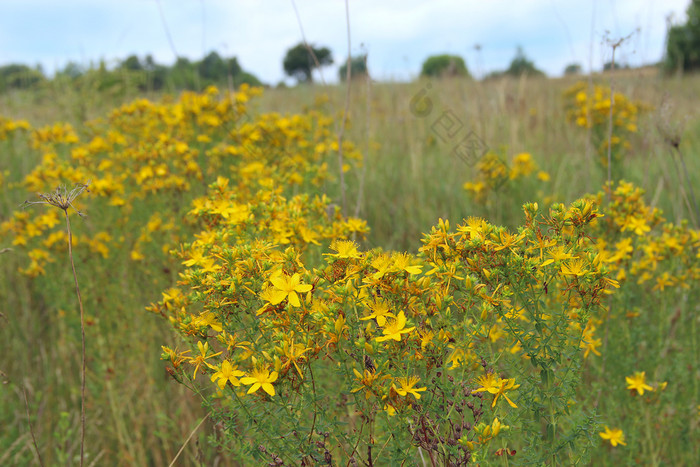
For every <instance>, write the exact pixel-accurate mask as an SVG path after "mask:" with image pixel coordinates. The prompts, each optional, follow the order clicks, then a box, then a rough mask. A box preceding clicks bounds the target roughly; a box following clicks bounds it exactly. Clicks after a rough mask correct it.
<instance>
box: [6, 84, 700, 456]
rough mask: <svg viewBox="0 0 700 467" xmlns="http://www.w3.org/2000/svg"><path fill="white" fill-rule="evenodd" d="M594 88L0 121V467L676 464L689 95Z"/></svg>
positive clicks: (11, 97) (698, 432) (684, 334)
mask: <svg viewBox="0 0 700 467" xmlns="http://www.w3.org/2000/svg"><path fill="white" fill-rule="evenodd" d="M609 79H611V78H609V77H608V76H607V75H605V76H603V77H600V76H598V77H594V78H592V79H591V80H589V81H586V80H584V81H578V80H576V79H575V78H563V79H558V80H547V79H545V78H527V77H526V76H525V75H523V77H522V78H521V79H519V80H517V79H510V78H503V79H499V80H494V81H468V80H457V79H443V80H438V79H434V80H433V81H432V82H431V83H429V84H430V86H429V87H426V83H425V82H416V83H372V82H371V81H370V80H369V79H367V80H356V81H354V82H352V84H351V85H349V86H350V88H351V89H350V91H351V92H352V99H351V101H350V103H349V106H348V109H349V110H348V112H347V113H345V111H344V110H343V108H344V99H345V98H346V97H345V92H346V89H345V86H346V85H344V84H343V85H337V86H334V85H329V86H321V85H318V86H300V87H297V88H291V89H262V88H257V87H249V86H248V85H246V84H244V85H242V86H240V87H238V88H236V89H233V88H231V89H223V88H221V89H219V88H216V87H213V86H211V87H207V88H205V89H203V90H202V91H201V92H191V91H186V92H182V93H181V94H178V95H168V94H148V93H146V94H144V93H142V92H136V91H134V92H126V93H125V94H124V95H122V96H117V97H114V96H111V97H107V96H105V97H104V98H101V94H100V92H101V91H100V90H99V89H97V88H95V89H92V88H89V89H83V90H78V91H76V90H72V91H70V92H59V90H56V89H52V88H50V86H49V87H46V88H45V89H42V90H34V91H31V92H29V91H27V92H17V93H13V94H6V95H3V96H0V100H2V104H3V106H2V109H3V110H4V111H6V113H4V114H2V115H0V193H1V194H0V202H1V203H2V206H3V210H2V217H1V218H0V259H1V260H2V262H1V263H0V264H1V267H0V275H1V277H2V280H1V281H0V284H1V285H0V294H1V295H2V301H3V303H4V305H5V306H4V307H3V309H2V310H1V312H0V313H1V314H0V342H2V344H1V345H2V347H1V350H0V353H1V354H2V355H3V358H2V359H0V379H2V382H3V385H2V388H1V389H0V391H1V393H0V394H1V397H0V425H2V427H3V428H2V430H0V465H78V464H80V465H83V464H85V465H232V466H239V465H240V466H244V465H270V466H281V465H305V466H311V465H366V466H381V465H387V466H388V465H397V466H398V465H405V466H409V465H423V466H453V465H468V464H473V465H633V464H640V465H694V464H695V463H696V462H697V459H698V458H700V452H699V451H698V446H700V426H699V425H700V368H699V367H698V358H699V357H700V348H699V347H698V327H699V320H700V308H699V305H698V303H700V287H698V285H697V284H698V283H699V281H700V224H699V222H700V212H699V211H698V209H697V204H696V203H697V200H696V199H695V192H697V191H698V190H697V189H695V188H694V187H696V186H697V185H698V183H699V182H700V178H698V174H700V162H699V159H698V158H699V157H700V139H698V134H700V115H698V113H697V109H696V103H697V95H698V94H697V93H698V90H699V89H700V78H698V77H697V76H686V77H682V78H660V77H656V76H647V75H635V74H632V73H628V74H620V75H615V78H614V79H615V80H616V83H615V87H612V88H611V86H610V82H609ZM426 89H429V91H425V90H426ZM416 96H418V97H416ZM693 99H695V100H693ZM419 100H420V102H419ZM426 104H429V106H427V105H426ZM420 105H422V106H423V107H420ZM78 106H80V111H76V110H75V109H76V107H78ZM40 109H42V110H43V111H42V112H40V111H39V110H40ZM416 109H419V110H416ZM421 109H422V110H421ZM429 109H432V110H429ZM446 118H448V119H449V122H450V123H449V126H447V124H446V122H447V120H446ZM467 143H468V144H467Z"/></svg>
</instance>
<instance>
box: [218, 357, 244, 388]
mask: <svg viewBox="0 0 700 467" xmlns="http://www.w3.org/2000/svg"><path fill="white" fill-rule="evenodd" d="M214 369H215V370H218V371H217V372H216V373H214V374H213V375H211V380H212V381H217V380H218V381H217V384H218V385H219V388H221V389H223V388H224V387H226V383H227V382H231V384H232V385H234V386H240V385H241V381H239V380H238V377H239V376H243V375H244V374H245V373H243V372H242V371H240V370H238V367H237V366H233V365H231V362H229V361H228V360H224V361H223V362H222V363H221V367H214Z"/></svg>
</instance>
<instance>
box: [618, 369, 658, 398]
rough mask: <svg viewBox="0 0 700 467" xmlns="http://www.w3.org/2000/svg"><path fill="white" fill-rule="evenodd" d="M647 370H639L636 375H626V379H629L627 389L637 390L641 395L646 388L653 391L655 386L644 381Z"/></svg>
mask: <svg viewBox="0 0 700 467" xmlns="http://www.w3.org/2000/svg"><path fill="white" fill-rule="evenodd" d="M645 373H646V371H641V372H640V371H637V372H636V373H635V374H634V376H625V381H627V389H630V390H632V391H635V390H636V391H637V394H639V395H640V396H641V395H643V394H644V390H645V389H646V390H647V391H653V390H654V388H652V387H651V386H649V385H648V384H646V382H645V381H644V380H645V378H646V376H645Z"/></svg>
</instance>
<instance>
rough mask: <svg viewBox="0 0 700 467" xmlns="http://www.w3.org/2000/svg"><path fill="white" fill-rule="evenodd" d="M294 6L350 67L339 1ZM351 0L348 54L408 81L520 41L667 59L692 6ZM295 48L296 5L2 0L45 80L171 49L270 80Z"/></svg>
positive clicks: (311, 32) (10, 46)
mask: <svg viewBox="0 0 700 467" xmlns="http://www.w3.org/2000/svg"><path fill="white" fill-rule="evenodd" d="M295 1H296V6H297V10H298V12H299V16H300V18H301V23H302V26H303V28H304V33H305V35H306V38H307V40H308V41H309V42H312V43H315V44H318V45H323V46H327V47H329V48H330V49H331V50H332V52H333V56H334V58H335V60H336V63H338V62H341V61H343V60H344V59H345V57H346V56H347V48H348V44H347V29H346V17H345V3H344V1H342V0H295ZM349 2H350V3H349V8H350V30H351V48H352V53H353V54H359V53H362V52H367V53H368V54H369V68H370V73H371V74H372V76H373V77H374V78H375V79H397V80H405V79H410V78H412V77H414V76H416V75H417V74H418V73H419V71H420V66H421V63H422V62H423V60H424V59H425V58H426V57H428V56H429V55H432V54H439V53H452V54H457V55H461V56H462V57H463V58H464V59H465V60H466V62H467V66H468V67H469V69H470V70H471V71H472V73H474V74H476V75H477V76H478V75H482V74H484V73H487V72H489V71H493V70H502V69H504V68H506V67H507V66H508V64H509V63H510V60H511V59H512V58H513V56H514V54H515V50H516V47H517V46H518V45H520V46H522V47H523V49H524V50H525V53H526V55H527V56H528V57H529V58H530V59H531V60H533V61H534V62H535V64H536V65H537V66H538V67H539V68H540V69H542V70H544V71H545V72H546V73H547V74H549V75H553V76H557V75H560V74H561V73H562V71H563V69H564V67H565V66H566V65H567V64H569V63H572V62H578V63H580V64H581V65H582V66H583V68H584V70H588V68H589V64H590V65H592V68H593V69H594V70H597V69H600V68H601V67H602V65H603V63H605V62H606V61H609V60H610V51H609V47H607V46H606V45H605V37H606V31H607V32H608V33H607V34H608V36H609V37H612V38H619V37H623V36H627V35H629V34H633V35H632V37H631V38H630V39H629V40H628V41H627V42H625V44H624V45H623V46H622V47H621V48H620V49H618V52H617V53H616V61H618V60H621V61H622V62H626V63H629V64H631V65H638V64H643V63H650V62H655V61H658V60H660V59H661V57H662V55H663V46H664V39H665V33H666V21H667V17H669V15H672V16H671V17H672V18H673V21H674V22H676V23H677V22H683V21H684V20H685V10H686V8H687V6H688V4H689V3H690V0H664V1H658V0H576V1H569V0H567V1H561V0H559V1H557V0H481V1H473V0H349ZM161 12H162V16H161ZM166 27H167V30H168V31H169V33H170V35H171V37H172V42H173V46H174V47H173V46H171V44H170V42H169V40H168V36H167V34H166ZM300 41H301V32H300V28H299V22H298V21H297V17H296V15H295V12H294V8H293V6H292V0H247V1H242V0H119V1H113V0H61V1H58V0H0V64H7V63H25V64H28V65H32V66H33V65H36V64H41V65H42V67H43V69H44V71H45V72H47V73H49V74H51V73H53V71H55V70H56V69H57V68H62V67H63V66H65V64H66V63H67V62H68V61H73V62H77V63H79V64H82V65H85V66H87V65H89V64H90V63H96V62H97V61H99V60H100V59H104V60H105V61H107V63H108V64H116V61H117V60H118V59H123V58H125V57H126V56H128V55H130V54H137V55H139V56H145V55H146V54H152V55H153V57H154V58H155V59H156V61H157V62H159V63H163V64H171V63H173V62H174V61H175V56H176V54H177V55H178V56H184V57H188V58H190V59H193V60H198V59H200V58H201V57H202V56H204V55H205V54H206V53H208V52H209V51H211V50H216V51H217V52H218V53H219V54H221V55H224V56H227V57H228V56H237V57H238V60H239V63H240V64H241V65H242V66H243V68H244V69H246V70H247V71H250V72H252V73H253V74H255V75H257V76H258V77H259V78H260V79H262V80H263V81H265V82H267V83H272V84H274V83H277V82H278V81H280V80H282V79H284V78H285V76H284V72H283V70H282V59H283V57H284V55H285V52H286V50H287V49H288V48H290V47H291V46H293V45H295V44H296V43H298V42H300ZM475 44H480V45H481V51H480V52H477V51H476V50H475V49H474V45H475ZM318 78H320V76H319V77H318ZM323 79H324V80H325V81H327V82H333V81H336V79H337V66H336V67H328V68H326V69H324V70H323Z"/></svg>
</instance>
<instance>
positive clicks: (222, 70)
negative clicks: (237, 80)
mask: <svg viewBox="0 0 700 467" xmlns="http://www.w3.org/2000/svg"><path fill="white" fill-rule="evenodd" d="M197 68H198V69H199V76H200V77H201V78H202V79H204V80H205V81H208V82H215V81H219V80H223V79H226V76H227V75H228V72H227V70H228V65H227V63H226V62H225V61H224V59H222V58H221V56H219V54H218V53H216V52H209V54H208V55H207V56H206V57H204V58H203V59H202V61H201V62H199V65H198V67H197Z"/></svg>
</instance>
